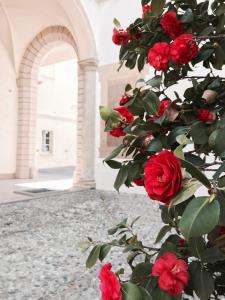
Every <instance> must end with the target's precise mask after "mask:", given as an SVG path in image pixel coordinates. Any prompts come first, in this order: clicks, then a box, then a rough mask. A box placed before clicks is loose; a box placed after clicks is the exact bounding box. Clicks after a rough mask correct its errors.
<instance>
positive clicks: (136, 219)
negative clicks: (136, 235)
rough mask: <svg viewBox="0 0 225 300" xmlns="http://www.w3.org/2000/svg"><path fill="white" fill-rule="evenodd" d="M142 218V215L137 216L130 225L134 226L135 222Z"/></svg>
mask: <svg viewBox="0 0 225 300" xmlns="http://www.w3.org/2000/svg"><path fill="white" fill-rule="evenodd" d="M140 218H141V216H138V217H137V218H135V219H134V220H133V221H132V222H131V224H130V227H133V226H134V224H135V223H136V222H137V221H138V220H140Z"/></svg>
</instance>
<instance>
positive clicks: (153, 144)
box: [145, 139, 162, 152]
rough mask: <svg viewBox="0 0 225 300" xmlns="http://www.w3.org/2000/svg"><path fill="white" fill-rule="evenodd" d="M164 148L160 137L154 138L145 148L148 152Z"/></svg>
mask: <svg viewBox="0 0 225 300" xmlns="http://www.w3.org/2000/svg"><path fill="white" fill-rule="evenodd" d="M161 150H162V143H161V142H160V140H158V139H154V140H152V141H151V142H150V144H149V145H148V146H147V147H146V148H145V151H148V152H159V151H161Z"/></svg>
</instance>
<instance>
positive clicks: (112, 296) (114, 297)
mask: <svg viewBox="0 0 225 300" xmlns="http://www.w3.org/2000/svg"><path fill="white" fill-rule="evenodd" d="M111 268H112V264H107V265H105V266H103V267H102V268H101V270H100V273H99V277H98V278H99V279H100V281H101V284H100V289H101V292H102V300H122V293H121V286H120V282H119V280H118V278H117V277H116V275H115V274H114V273H113V272H112V271H111Z"/></svg>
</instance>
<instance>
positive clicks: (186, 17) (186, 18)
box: [180, 8, 194, 23]
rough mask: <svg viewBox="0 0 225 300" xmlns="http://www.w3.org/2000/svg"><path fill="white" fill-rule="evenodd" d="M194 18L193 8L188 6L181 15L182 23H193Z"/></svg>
mask: <svg viewBox="0 0 225 300" xmlns="http://www.w3.org/2000/svg"><path fill="white" fill-rule="evenodd" d="M193 20H194V15H193V11H192V9H190V8H188V9H187V10H186V11H185V13H184V14H183V16H182V17H181V19H180V21H181V23H191V22H193Z"/></svg>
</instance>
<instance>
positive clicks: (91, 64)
mask: <svg viewBox="0 0 225 300" xmlns="http://www.w3.org/2000/svg"><path fill="white" fill-rule="evenodd" d="M78 64H79V66H80V67H81V68H83V69H84V70H94V71H95V70H96V69H97V67H98V61H97V60H96V59H95V58H87V59H83V60H80V61H78Z"/></svg>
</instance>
